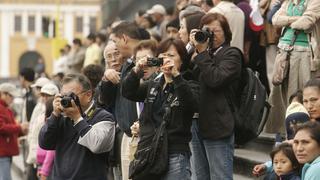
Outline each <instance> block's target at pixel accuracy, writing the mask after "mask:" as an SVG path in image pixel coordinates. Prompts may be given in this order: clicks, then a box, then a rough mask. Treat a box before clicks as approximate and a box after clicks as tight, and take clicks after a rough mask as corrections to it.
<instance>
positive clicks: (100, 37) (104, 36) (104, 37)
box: [96, 33, 107, 42]
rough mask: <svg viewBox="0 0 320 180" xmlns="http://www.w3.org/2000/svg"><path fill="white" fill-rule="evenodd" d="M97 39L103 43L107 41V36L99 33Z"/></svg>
mask: <svg viewBox="0 0 320 180" xmlns="http://www.w3.org/2000/svg"><path fill="white" fill-rule="evenodd" d="M96 38H99V39H100V40H101V41H102V42H106V40H107V36H106V35H104V34H102V33H98V34H97V37H96Z"/></svg>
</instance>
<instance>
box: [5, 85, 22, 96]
mask: <svg viewBox="0 0 320 180" xmlns="http://www.w3.org/2000/svg"><path fill="white" fill-rule="evenodd" d="M0 92H6V93H8V94H10V95H11V96H13V97H17V96H19V95H20V94H19V92H18V90H17V88H16V86H15V85H13V84H11V83H2V84H0Z"/></svg>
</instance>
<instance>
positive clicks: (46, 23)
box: [42, 17, 50, 37]
mask: <svg viewBox="0 0 320 180" xmlns="http://www.w3.org/2000/svg"><path fill="white" fill-rule="evenodd" d="M49 26H50V19H49V17H42V34H43V36H44V37H49Z"/></svg>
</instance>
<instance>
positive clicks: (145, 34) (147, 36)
mask: <svg viewBox="0 0 320 180" xmlns="http://www.w3.org/2000/svg"><path fill="white" fill-rule="evenodd" d="M138 31H139V33H140V38H141V40H147V39H150V37H151V36H150V33H149V32H148V31H147V30H145V29H144V28H139V29H138Z"/></svg>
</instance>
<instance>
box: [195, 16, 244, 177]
mask: <svg viewBox="0 0 320 180" xmlns="http://www.w3.org/2000/svg"><path fill="white" fill-rule="evenodd" d="M201 27H202V28H203V29H206V30H202V31H201V32H200V30H192V31H191V35H190V41H191V43H192V44H193V45H194V47H195V49H196V52H197V55H196V56H195V57H194V59H193V63H194V64H195V65H196V66H197V67H196V68H197V69H198V71H199V72H200V73H199V77H198V78H199V82H200V102H199V122H198V124H199V131H200V135H201V136H202V138H203V142H204V148H205V151H206V156H207V164H208V167H209V170H208V171H209V172H207V173H208V174H210V179H211V180H212V179H214V180H229V179H232V174H233V153H234V145H233V144H234V118H233V112H232V111H231V109H230V103H232V104H235V105H236V104H238V100H237V98H236V94H237V88H238V86H239V81H240V75H241V60H242V54H241V51H240V50H237V49H236V48H229V47H230V41H231V37H232V34H231V31H230V27H229V24H228V22H227V20H226V18H225V17H224V16H223V15H220V14H217V13H214V14H211V13H209V14H206V15H205V16H203V17H202V19H201Z"/></svg>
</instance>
